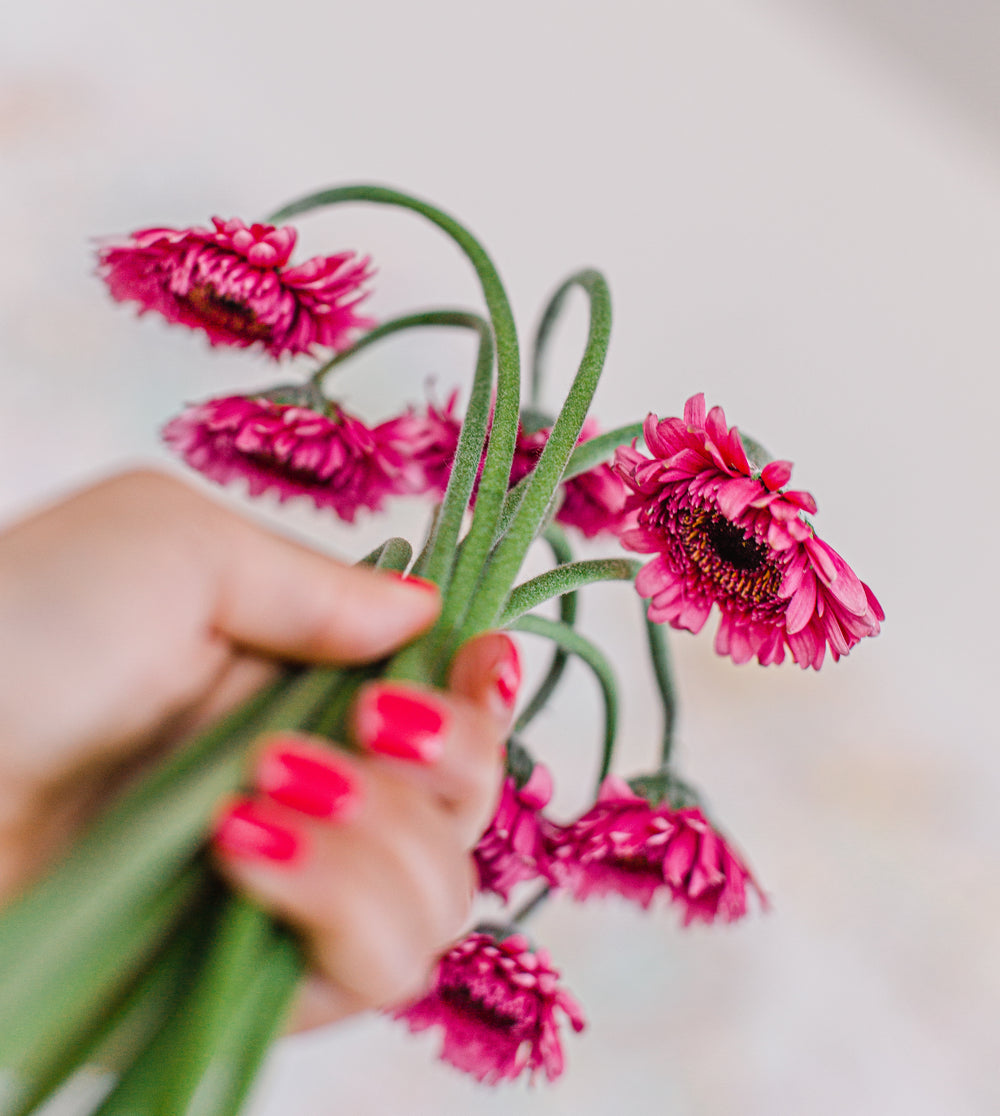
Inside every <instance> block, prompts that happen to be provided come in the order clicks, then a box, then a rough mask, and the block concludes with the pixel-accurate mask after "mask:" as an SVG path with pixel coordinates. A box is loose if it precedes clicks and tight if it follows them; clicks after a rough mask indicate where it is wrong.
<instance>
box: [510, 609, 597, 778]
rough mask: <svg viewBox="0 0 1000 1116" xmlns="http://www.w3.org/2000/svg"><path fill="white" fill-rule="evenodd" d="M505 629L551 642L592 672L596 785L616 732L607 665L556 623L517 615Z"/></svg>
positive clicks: (571, 631)
mask: <svg viewBox="0 0 1000 1116" xmlns="http://www.w3.org/2000/svg"><path fill="white" fill-rule="evenodd" d="M507 627H509V628H511V629H512V630H513V631H516V632H528V633H529V634H531V635H538V636H544V637H545V638H546V639H551V640H552V641H553V642H554V643H556V644H557V645H558V646H560V647H562V648H564V649H565V650H566V651H568V652H569V653H570V654H571V655H576V656H577V657H578V658H579V659H581V660H582V661H583V662H584V663H586V665H587V666H588V667H590V669H591V671H593V674H594V677H595V678H596V679H597V683H598V685H599V686H600V688H601V697H602V698H603V700H604V739H603V743H602V752H601V767H600V772H599V775H598V780H597V782H598V786H599V785H600V783H601V782H602V780H603V779H604V777H605V775H607V774H608V772H609V771H610V770H611V760H612V758H613V755H614V747H615V737H616V735H617V732H618V687H617V683H616V681H615V675H614V671H613V670H612V669H611V664H610V663H609V662H608V660H607V658H606V657H605V655H604V652H603V651H601V650H600V648H599V647H597V646H596V645H595V644H593V643H591V641H590V640H589V639H587V638H585V637H584V636H582V635H580V633H579V632H578V631H577V630H576V629H575V628H570V627H567V625H565V624H561V623H560V622H559V621H558V620H547V619H546V618H545V617H543V616H521V617H520V618H519V619H517V620H514V621H513V622H512V623H510V624H508V625H507Z"/></svg>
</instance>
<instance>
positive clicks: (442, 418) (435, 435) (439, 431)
mask: <svg viewBox="0 0 1000 1116" xmlns="http://www.w3.org/2000/svg"><path fill="white" fill-rule="evenodd" d="M457 401H458V392H457V391H453V392H452V393H451V395H450V396H449V397H448V402H447V403H446V404H445V405H444V406H443V407H436V406H435V405H434V404H433V403H428V405H427V410H426V412H425V413H424V415H423V416H421V418H422V422H423V430H422V434H421V440H420V441H421V444H420V451H419V458H420V462H421V465H422V466H423V469H424V477H425V483H426V486H427V489H426V490H427V492H429V493H431V494H433V495H435V496H437V497H441V496H443V495H444V493H445V489H446V488H447V487H448V478H449V477H450V476H451V467H452V464H453V462H454V460H455V451H456V449H457V448H458V436H459V434H460V433H461V432H462V422H461V420H460V419H458V418H456V417H455V404H456V403H457Z"/></svg>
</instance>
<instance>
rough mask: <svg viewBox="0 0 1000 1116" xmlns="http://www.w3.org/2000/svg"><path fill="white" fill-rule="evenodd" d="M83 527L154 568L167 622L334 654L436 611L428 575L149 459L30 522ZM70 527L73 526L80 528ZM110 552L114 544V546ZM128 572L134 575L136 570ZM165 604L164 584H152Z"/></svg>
mask: <svg viewBox="0 0 1000 1116" xmlns="http://www.w3.org/2000/svg"><path fill="white" fill-rule="evenodd" d="M23 527H24V528H31V529H33V530H35V532H36V533H37V532H38V528H39V527H48V530H49V534H50V535H54V536H55V537H54V538H52V539H49V540H48V541H49V542H50V543H57V542H58V541H59V535H60V532H61V533H62V534H63V535H67V534H74V537H75V538H77V540H79V539H81V538H82V539H83V540H84V541H85V542H87V544H88V545H89V546H90V548H91V549H92V550H93V549H95V548H97V549H98V550H99V551H100V553H99V554H96V555H95V556H94V559H95V561H94V564H95V565H99V564H100V562H101V561H111V562H115V563H117V565H118V566H124V567H128V568H131V569H132V570H133V572H134V570H135V569H141V570H142V571H144V581H143V586H144V587H148V586H149V583H150V582H154V583H155V582H162V584H159V585H156V584H154V585H153V588H154V589H156V588H158V589H159V591H160V594H161V597H164V598H165V599H166V600H167V601H168V602H170V607H171V608H173V609H174V612H173V613H171V612H167V611H166V609H165V610H164V615H163V616H162V623H163V625H164V626H167V627H168V628H169V627H171V625H175V624H176V619H175V616H176V614H177V612H181V613H182V614H183V616H184V623H185V625H187V626H193V625H197V629H198V630H199V631H200V632H201V633H203V634H204V637H207V636H209V635H213V636H215V637H216V639H217V637H218V636H219V635H221V636H222V637H224V639H225V640H228V641H230V642H232V643H236V644H239V645H242V646H244V647H247V648H252V649H254V650H256V651H258V652H262V653H265V654H267V655H269V656H271V657H274V658H282V659H296V660H300V661H320V662H336V663H354V662H367V661H370V660H373V659H378V658H381V657H383V656H384V655H386V654H388V653H389V652H390V651H392V650H394V649H395V648H396V647H399V646H400V645H402V644H403V643H406V642H407V641H408V640H410V639H412V638H413V637H414V636H415V635H416V634H417V633H418V632H420V631H422V630H423V629H424V628H426V627H427V626H428V625H429V624H431V623H432V622H433V621H434V619H435V617H436V616H437V614H438V611H439V608H440V601H439V595H438V592H437V589H436V588H435V587H434V586H433V585H431V584H430V583H429V582H425V581H421V580H420V579H416V578H410V579H406V580H405V581H404V580H402V579H401V578H399V577H398V576H386V574H384V573H380V572H377V571H375V570H372V569H368V568H366V567H359V566H348V565H344V564H343V563H341V562H338V561H336V560H335V559H333V558H330V557H328V556H327V555H324V554H321V553H319V552H318V551H314V550H311V549H309V548H308V547H305V546H302V545H300V544H298V543H295V542H292V541H291V540H289V539H286V538H283V537H281V536H280V535H277V534H274V533H273V532H272V531H269V530H267V529H265V528H263V527H261V526H258V525H257V524H256V523H254V522H252V521H251V520H249V519H246V518H244V517H243V516H241V515H238V514H237V513H235V512H233V511H230V510H229V509H227V508H225V507H222V506H221V505H219V504H217V503H216V502H215V501H214V500H211V499H209V498H208V497H206V496H203V495H202V494H200V493H199V492H197V491H195V490H194V489H193V488H190V487H189V486H188V485H186V484H183V483H182V482H180V481H178V480H175V479H174V478H172V477H169V476H166V475H164V474H160V473H156V472H152V471H149V470H143V471H136V472H131V473H125V474H123V475H121V476H118V477H114V478H112V479H111V480H108V481H105V482H103V483H102V484H99V485H96V486H95V487H93V488H91V489H88V490H87V491H85V492H83V493H80V494H78V495H77V496H75V497H72V498H71V499H70V500H68V501H66V502H65V503H64V504H62V505H59V506H58V507H56V508H54V509H51V510H49V511H48V512H44V513H42V514H41V515H40V516H38V517H36V520H35V521H29V522H28V523H27V524H25V525H23ZM71 529H72V530H71ZM105 552H106V553H105ZM134 580H135V578H134V577H133V578H132V579H131V580H130V579H129V578H127V577H124V576H120V577H119V578H118V581H119V583H121V582H124V584H125V585H126V587H127V586H128V585H130V584H131V581H134ZM150 596H151V597H152V601H151V604H150V606H149V607H150V608H153V609H155V604H156V594H155V592H154V593H151V594H150Z"/></svg>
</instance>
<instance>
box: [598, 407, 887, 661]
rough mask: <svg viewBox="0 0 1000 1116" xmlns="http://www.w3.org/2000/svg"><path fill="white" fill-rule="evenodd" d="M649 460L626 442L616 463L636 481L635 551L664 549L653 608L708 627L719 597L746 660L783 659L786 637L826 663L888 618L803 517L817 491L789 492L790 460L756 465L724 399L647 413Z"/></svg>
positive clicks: (794, 649)
mask: <svg viewBox="0 0 1000 1116" xmlns="http://www.w3.org/2000/svg"><path fill="white" fill-rule="evenodd" d="M644 435H645V439H646V445H647V447H648V449H649V452H650V453H651V454H652V455H653V456H652V459H650V458H648V457H646V456H645V455H644V454H642V453H640V452H639V451H638V450H637V449H636V448H635V447H634V446H633V447H632V448H627V447H626V448H622V449H619V450H618V452H617V455H616V459H615V469H616V470H617V472H618V474H619V476H621V478H622V479H623V480H624V482H625V484H626V485H627V486H628V488H629V489H630V493H631V494H630V495H629V497H628V500H627V502H626V508H627V511H628V512H629V513H630V520H631V522H630V525H629V526H628V527H627V528H626V529H625V530H623V531H622V533H621V539H622V542H623V544H624V545H625V546H626V547H627V548H629V549H630V550H636V551H639V552H641V553H646V554H655V555H656V557H655V558H654V559H653V560H652V561H651V562H649V563H648V564H647V565H645V566H644V567H643V568H642V570H641V571H640V573H639V576H638V578H637V579H636V588H637V589H638V590H639V592H640V593H641V594H642V596H644V597H649V598H650V604H649V617H650V619H651V620H654V621H657V622H659V623H669V624H671V625H672V626H673V627H675V628H685V629H687V630H688V631H692V632H698V631H701V629H702V627H703V626H704V624H705V621H706V620H707V619H708V615H709V613H710V612H711V610H712V606H713V605H716V606H717V607H718V609H719V613H720V622H719V628H718V631H717V633H716V637H715V649H716V651H718V653H719V654H720V655H729V656H731V657H732V659H733V660H734V661H735V662H737V663H744V662H748V661H749V660H750V659H752V658H753V657H754V656H756V658H757V661H758V662H759V663H761V664H767V663H780V662H782V661H783V659H784V657H785V648H786V647H787V648H788V650H789V651H790V653H791V656H792V658H793V659H794V660H795V662H797V663H798V664H799V665H800V666H802V667H809V666H811V667H814V668H815V669H817V670H818V669H819V667H820V666H821V665H822V663H823V658H824V656H825V653H826V649H827V647H829V649H830V653H831V654H832V656H833V658H834V659H839V658H840V656H841V655H846V654H847V653H848V651H850V649H851V648H852V647H853V646H854V645H855V644H856V643H858V642H859V641H860V640H861V639H862V638H863V637H864V636H873V635H877V634H878V631H879V621H880V620H883V619H885V614H884V613H883V611H882V608H881V606H880V605H879V603H878V601H877V600H876V599H875V596H874V594H873V593H872V591H871V590H870V589H869V588H868V586H867V585H865V584H864V583H863V582H862V581H861V580H859V578H858V576H857V574H855V572H854V571H853V570H852V569H851V567H850V566H849V565H848V564H847V563H846V562H845V561H844V559H843V558H841V557H840V555H839V554H838V553H837V552H836V551H835V550H834V549H833V548H832V547H831V546H829V545H828V544H827V543H825V542H824V541H823V540H822V539H820V538H819V537H818V536H817V534H816V532H815V531H814V530H813V527H812V526H811V524H809V523H808V522H807V521H806V519H805V518H804V516H803V513H804V512H805V513H813V512H815V511H816V502H815V500H814V499H813V498H812V496H811V495H810V494H809V493H808V492H801V491H795V490H786V489H785V488H784V485H786V484H787V483H788V481H789V480H790V478H791V473H792V467H791V464H790V463H789V462H788V461H771V462H769V463H768V464H766V465H764V466H763V467H758V466H756V465H752V464H751V462H750V460H749V459H748V457H747V452H746V447H745V445H744V442H743V439H742V438H741V437H740V434H739V431H738V430H737V429H736V427H732V428H730V427H727V425H726V416H725V414H724V413H723V411H722V408H721V407H713V408H712V410H711V411H709V412H708V414H707V415H706V414H705V397H704V396H703V395H695V396H692V398H691V399H689V400H688V401H687V404H686V406H685V408H684V417H683V418H668V419H663V420H662V421H660V420H658V419H657V418H656V416H655V415H650V416H649V417H648V418H647V419H646V424H645V429H644Z"/></svg>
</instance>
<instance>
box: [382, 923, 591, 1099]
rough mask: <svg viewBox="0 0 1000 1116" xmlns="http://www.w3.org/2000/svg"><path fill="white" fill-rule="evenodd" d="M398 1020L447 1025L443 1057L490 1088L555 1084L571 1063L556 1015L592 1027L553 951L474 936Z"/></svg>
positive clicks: (451, 954)
mask: <svg viewBox="0 0 1000 1116" xmlns="http://www.w3.org/2000/svg"><path fill="white" fill-rule="evenodd" d="M393 1014H394V1016H395V1017H396V1018H397V1019H402V1020H403V1021H404V1022H405V1023H406V1024H407V1025H408V1026H409V1028H410V1030H412V1031H423V1030H426V1029H427V1028H428V1027H433V1026H440V1027H441V1028H442V1029H443V1032H444V1045H443V1048H442V1051H441V1057H442V1059H443V1060H444V1061H446V1062H450V1063H451V1064H452V1065H453V1066H456V1067H457V1068H458V1069H460V1070H464V1071H465V1072H466V1073H470V1074H472V1075H473V1077H475V1078H477V1079H478V1080H479V1081H482V1082H485V1083H486V1084H489V1085H496V1084H499V1082H501V1081H513V1080H514V1079H515V1078H516V1077H518V1076H519V1075H520V1074H521V1073H523V1072H524V1071H525V1070H527V1071H528V1072H529V1073H530V1074H531V1077H532V1079H534V1077H535V1076H536V1074H537V1073H538V1071H539V1070H541V1071H542V1072H544V1074H545V1076H546V1077H547V1078H548V1079H549V1080H550V1081H554V1080H555V1079H556V1078H557V1077H558V1076H559V1075H560V1074H561V1073H562V1072H563V1068H564V1065H565V1060H564V1057H563V1050H562V1043H561V1041H560V1037H559V1023H560V1020H559V1018H558V1017H557V1016H558V1015H559V1014H561V1015H565V1017H566V1018H567V1019H568V1020H569V1023H570V1026H571V1027H572V1028H573V1030H574V1031H578V1032H579V1031H582V1030H583V1028H584V1025H585V1024H584V1019H583V1013H582V1012H581V1010H580V1007H579V1005H578V1004H577V1002H576V1000H574V999H573V997H572V996H571V995H570V994H569V993H568V992H567V991H566V990H565V989H564V988H562V987H560V985H559V973H558V971H557V970H556V969H554V968H553V967H552V963H551V961H550V958H549V955H548V952H547V951H546V950H544V949H540V950H538V951H537V952H533V951H532V949H531V947H530V946H529V944H528V940H527V938H525V937H524V936H523V935H521V934H513V935H511V936H510V937H507V938H504V939H503V940H502V941H500V940H498V939H497V938H495V937H494V936H493V935H492V934H484V933H479V932H476V933H473V934H469V935H468V937H466V938H464V939H463V940H462V941H460V942H459V943H458V944H457V945H455V946H454V947H452V949H450V950H449V951H448V952H447V953H446V954H445V955H444V957H443V958H442V959H441V961H440V962H439V963H438V967H437V972H436V973H435V976H434V984H433V987H432V988H431V991H430V992H429V993H428V994H427V995H426V996H424V997H423V998H422V999H419V1000H417V1001H415V1002H414V1003H411V1004H408V1005H407V1006H405V1007H403V1008H400V1009H399V1010H398V1011H396V1012H394V1013H393Z"/></svg>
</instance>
